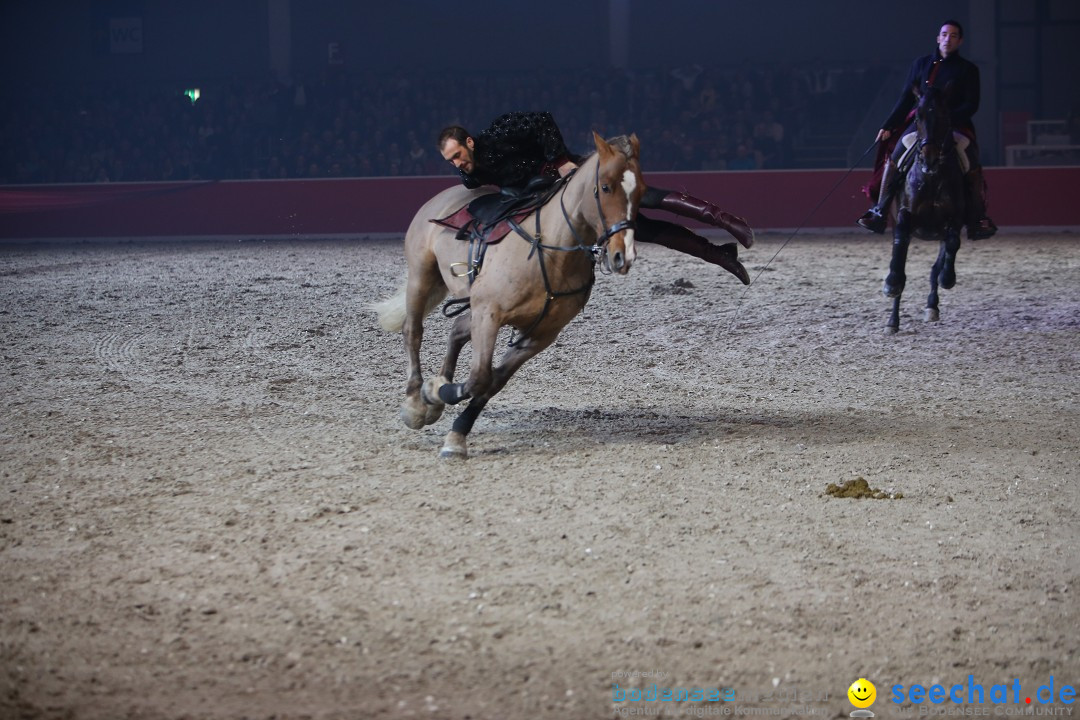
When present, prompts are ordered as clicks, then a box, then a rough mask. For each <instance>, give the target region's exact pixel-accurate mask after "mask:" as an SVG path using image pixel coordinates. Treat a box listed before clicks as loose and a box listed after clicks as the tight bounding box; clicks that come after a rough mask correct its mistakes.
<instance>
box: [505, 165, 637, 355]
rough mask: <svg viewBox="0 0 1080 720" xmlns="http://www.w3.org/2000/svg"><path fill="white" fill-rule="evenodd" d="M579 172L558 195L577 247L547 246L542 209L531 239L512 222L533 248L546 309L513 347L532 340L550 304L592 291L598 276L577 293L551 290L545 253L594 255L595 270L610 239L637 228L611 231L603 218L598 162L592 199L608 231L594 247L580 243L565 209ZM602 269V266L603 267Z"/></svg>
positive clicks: (626, 225) (625, 224)
mask: <svg viewBox="0 0 1080 720" xmlns="http://www.w3.org/2000/svg"><path fill="white" fill-rule="evenodd" d="M577 170H578V169H577V168H574V169H573V170H571V171H570V172H569V173H567V175H566V178H565V182H564V183H563V186H562V190H561V192H559V208H560V209H561V210H562V214H563V219H564V220H565V221H566V227H567V229H568V230H569V231H570V235H571V236H572V237H573V238H574V243H575V244H574V245H573V246H570V247H562V246H561V245H545V244H544V243H543V242H542V240H543V236H542V234H541V232H540V211H541V210H542V209H543V208H542V207H541V208H537V210H536V212H535V213H534V218H535V220H536V232H535V233H534V234H533V235H532V237H530V236H529V234H528V233H526V232H525V230H524V228H522V227H521V225H520V224H518V223H517V222H515V221H513V220H511V221H510V227H511V228H512V229H513V230H514V232H515V233H517V234H518V235H520V236H521V237H522V238H523V239H524V240H525V241H526V242H528V243H529V244H530V245H531V246H532V249H531V250H529V255H528V258H526V259H529V258H532V256H533V255H534V254H535V255H536V258H537V262H539V264H540V277H541V278H543V280H544V307H542V308H541V309H540V314H539V315H537V316H536V319H535V320H533V321H532V323H531V324H530V325H529V327H527V328H526V329H524V330H522V331H521V332H520V333H518V334H517V336H516V337H511V338H510V347H517V346H518V345H520V344H521V343H522V341H524V340H525V338H527V337H529V334H530V333H532V331H533V330H535V329H536V328H537V326H538V325H540V323H541V322H543V320H544V318H545V317H547V314H548V310H549V309H550V308H551V303H552V302H553V301H554V300H556V299H558V298H561V297H569V296H571V295H579V294H581V293H584V292H588V291H589V290H591V289H592V286H593V284H594V283H595V282H596V273H595V271H594V272H590V273H589V280H588V282H587V283H585V284H584V285H582V286H581V287H579V288H577V289H575V290H560V291H556V290H553V289H552V287H551V280H550V279H549V278H548V271H547V264H546V263H545V261H544V250H553V251H560V252H588V253H589V254H591V255H592V258H593V267H595V266H596V264H597V261H598V260H599V258H600V257H606V256H607V243H608V241H609V240H610V239H611V237H612V236H613V235H615V234H617V233H619V232H622V231H623V230H627V229H633V228H634V227H635V223H634V221H633V220H630V219H627V220H621V221H619V222H617V223H615V224H614V225H611V226H610V227H608V225H607V219H606V218H605V217H604V209H603V207H601V205H600V159H599V158H597V160H596V172H595V175H594V178H593V198H594V199H595V200H596V210H597V213H598V214H599V216H600V225H601V226H602V227H605V228H606V229H605V230H604V232H603V233H602V234H601V235H599V236H597V238H596V242H595V243H593V244H592V245H586V244H585V242H584V241H583V240H582V239H581V236H580V235H578V232H577V230H575V229H574V223H573V221H572V220H571V218H570V213H569V211H567V209H566V189H567V188H568V187H569V186H570V180H571V179H572V178H573V177H574V175H576V174H577ZM601 267H603V266H602V265H601Z"/></svg>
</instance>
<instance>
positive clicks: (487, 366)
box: [422, 306, 501, 459]
mask: <svg viewBox="0 0 1080 720" xmlns="http://www.w3.org/2000/svg"><path fill="white" fill-rule="evenodd" d="M465 327H468V332H465V330H464V328H465ZM500 327H501V322H500V321H499V320H497V319H496V318H495V317H494V316H493V315H492V314H491V312H490V311H488V310H486V309H484V308H477V307H476V306H474V307H473V309H472V311H471V319H470V320H469V321H468V325H459V324H458V322H457V321H455V323H454V327H453V329H452V330H451V338H450V347H449V349H448V352H447V355H446V360H445V361H444V364H443V376H441V377H438V378H432V379H430V380H428V381H427V382H426V383H424V386H423V390H422V394H423V396H424V398H425V400H427V401H428V402H432V403H445V404H447V405H457V404H458V403H460V402H462V401H463V400H468V399H469V398H472V401H471V402H470V403H469V404H468V406H466V408H465V409H464V410H463V411H462V412H461V414H460V415H458V417H457V418H456V419H455V420H454V425H453V427H452V429H451V430H450V432H449V433H447V435H446V439H445V440H444V442H443V447H442V449H441V450H440V451H439V455H440V456H441V457H444V458H461V459H464V458H466V457H468V454H469V451H468V445H467V443H466V440H465V436H466V435H468V433H469V430H471V429H472V425H473V423H474V422H475V421H476V418H477V416H479V414H480V411H481V410H483V409H484V405H485V404H487V400H488V397H489V396H488V395H487V392H488V388H490V386H491V382H492V368H491V364H492V356H493V355H494V352H495V340H496V338H497V336H498V334H499V328H500ZM468 339H471V340H472V344H473V359H472V365H471V367H470V369H469V378H468V380H466V381H465V382H463V383H455V382H451V380H452V378H453V369H454V366H455V365H456V364H457V356H458V354H459V353H460V351H461V348H462V347H463V346H464V345H465V341H466V340H468ZM463 418H464V419H463Z"/></svg>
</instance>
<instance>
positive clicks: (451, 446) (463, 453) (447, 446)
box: [439, 430, 469, 460]
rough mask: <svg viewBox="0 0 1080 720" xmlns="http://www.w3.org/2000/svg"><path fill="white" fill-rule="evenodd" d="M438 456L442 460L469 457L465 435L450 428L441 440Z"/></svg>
mask: <svg viewBox="0 0 1080 720" xmlns="http://www.w3.org/2000/svg"><path fill="white" fill-rule="evenodd" d="M439 457H440V458H442V459H443V460H465V459H466V458H468V457H469V448H468V445H467V444H466V442H465V436H464V435H462V434H461V433H459V432H455V431H453V430H451V431H450V432H448V433H447V434H446V439H445V440H443V446H442V448H441V449H440V450H439Z"/></svg>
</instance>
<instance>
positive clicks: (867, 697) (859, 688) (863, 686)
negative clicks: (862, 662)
mask: <svg viewBox="0 0 1080 720" xmlns="http://www.w3.org/2000/svg"><path fill="white" fill-rule="evenodd" d="M847 696H848V700H850V701H851V704H852V705H854V706H855V707H857V708H868V707H870V706H871V705H873V704H874V700H876V699H877V688H876V687H874V683H872V682H870V681H869V680H867V679H866V678H859V679H858V680H856V681H855V682H853V683H851V687H849V688H848V690H847Z"/></svg>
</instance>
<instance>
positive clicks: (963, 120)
mask: <svg viewBox="0 0 1080 720" xmlns="http://www.w3.org/2000/svg"><path fill="white" fill-rule="evenodd" d="M931 75H932V76H933V86H934V87H936V88H941V89H943V90H944V89H945V88H948V90H947V91H946V94H945V96H946V97H947V98H948V103H949V109H950V110H951V115H952V126H953V129H954V130H958V131H960V132H962V133H964V134H965V135H967V136H968V137H970V138H972V139H973V140H974V138H975V125H974V124H973V123H972V121H971V116H972V115H974V114H975V112H976V111H977V110H978V109H979V91H980V88H979V68H978V67H977V66H976V65H975V63H973V62H971V61H969V60H965V59H964V58H962V57H960V54H959V53H955V52H954V53H953V54H952V55H950V56H949V57H947V58H945V59H942V57H941V53H940V52H939V51H937V50H935V51H934V54H933V55H926V56H925V57H921V58H918V59H917V60H915V62H913V63H912V64H911V69H910V70H908V76H907V80H906V81H905V82H904V89H903V91H902V92H901V94H900V99H899V100H897V102H896V107H894V108H893V111H892V113H891V114H890V115H889V119H888V120H886V121H885V123H884V124H883V125H882V126H881V127H883V128H885V129H887V130H892V131H896V130H902V129H904V128H906V127H907V126H908V125H909V124H910V121H911V111H912V110H913V109H914V108H915V105H916V104H917V103H918V98H916V97H915V93H914V92H912V88H913V87H914V86H916V85H918V86H919V88H925V87H926V86H927V85H928V84H929V81H930V77H931Z"/></svg>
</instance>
